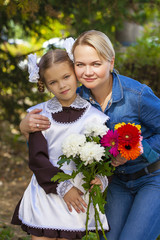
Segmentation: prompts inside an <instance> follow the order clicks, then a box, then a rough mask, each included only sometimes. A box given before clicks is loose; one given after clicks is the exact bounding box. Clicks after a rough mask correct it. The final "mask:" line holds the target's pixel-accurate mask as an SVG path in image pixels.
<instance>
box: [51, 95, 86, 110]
mask: <svg viewBox="0 0 160 240" xmlns="http://www.w3.org/2000/svg"><path fill="white" fill-rule="evenodd" d="M89 105H90V103H89V102H88V101H86V100H85V99H83V98H81V97H80V96H79V95H77V97H76V99H75V100H74V102H73V103H72V104H71V105H70V107H72V108H76V109H80V108H87V107H89ZM46 110H47V111H48V112H52V113H57V112H62V111H63V108H62V105H61V104H60V102H59V101H58V99H57V98H56V97H53V98H52V99H50V100H49V101H47V103H46Z"/></svg>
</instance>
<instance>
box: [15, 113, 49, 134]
mask: <svg viewBox="0 0 160 240" xmlns="http://www.w3.org/2000/svg"><path fill="white" fill-rule="evenodd" d="M41 111H42V109H34V110H32V111H31V112H30V113H28V114H27V115H26V117H25V118H24V119H22V121H21V123H20V126H19V127H20V130H21V132H22V134H24V135H25V137H26V138H27V139H28V136H29V133H30V132H38V131H43V130H46V129H48V128H49V127H50V121H49V119H48V118H47V117H45V116H43V115H40V114H38V113H40V112H41Z"/></svg>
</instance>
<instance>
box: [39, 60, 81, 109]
mask: <svg viewBox="0 0 160 240" xmlns="http://www.w3.org/2000/svg"><path fill="white" fill-rule="evenodd" d="M44 78H45V83H46V86H47V88H48V90H49V91H50V92H52V93H53V94H54V95H55V96H56V97H57V99H58V100H59V102H60V103H61V104H62V106H66V107H68V106H70V105H71V104H72V102H73V101H74V100H75V98H76V89H77V79H76V76H75V73H74V71H73V68H72V67H71V66H70V65H69V63H67V62H63V63H56V64H55V63H54V64H53V65H52V66H51V67H50V68H48V69H46V71H45V73H44Z"/></svg>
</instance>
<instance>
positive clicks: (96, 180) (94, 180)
mask: <svg viewBox="0 0 160 240" xmlns="http://www.w3.org/2000/svg"><path fill="white" fill-rule="evenodd" d="M91 185H92V186H91V189H92V188H93V185H99V186H100V189H101V191H102V190H103V184H102V182H101V180H100V179H99V177H95V178H94V179H93V180H92V181H91Z"/></svg>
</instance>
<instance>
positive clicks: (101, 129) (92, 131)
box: [84, 121, 108, 137]
mask: <svg viewBox="0 0 160 240" xmlns="http://www.w3.org/2000/svg"><path fill="white" fill-rule="evenodd" d="M107 131H108V128H107V126H106V125H105V124H103V123H102V122H98V121H95V122H89V123H87V124H86V126H85V131H84V134H86V136H88V137H89V136H93V137H97V136H101V137H103V135H105V134H106V132H107Z"/></svg>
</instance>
